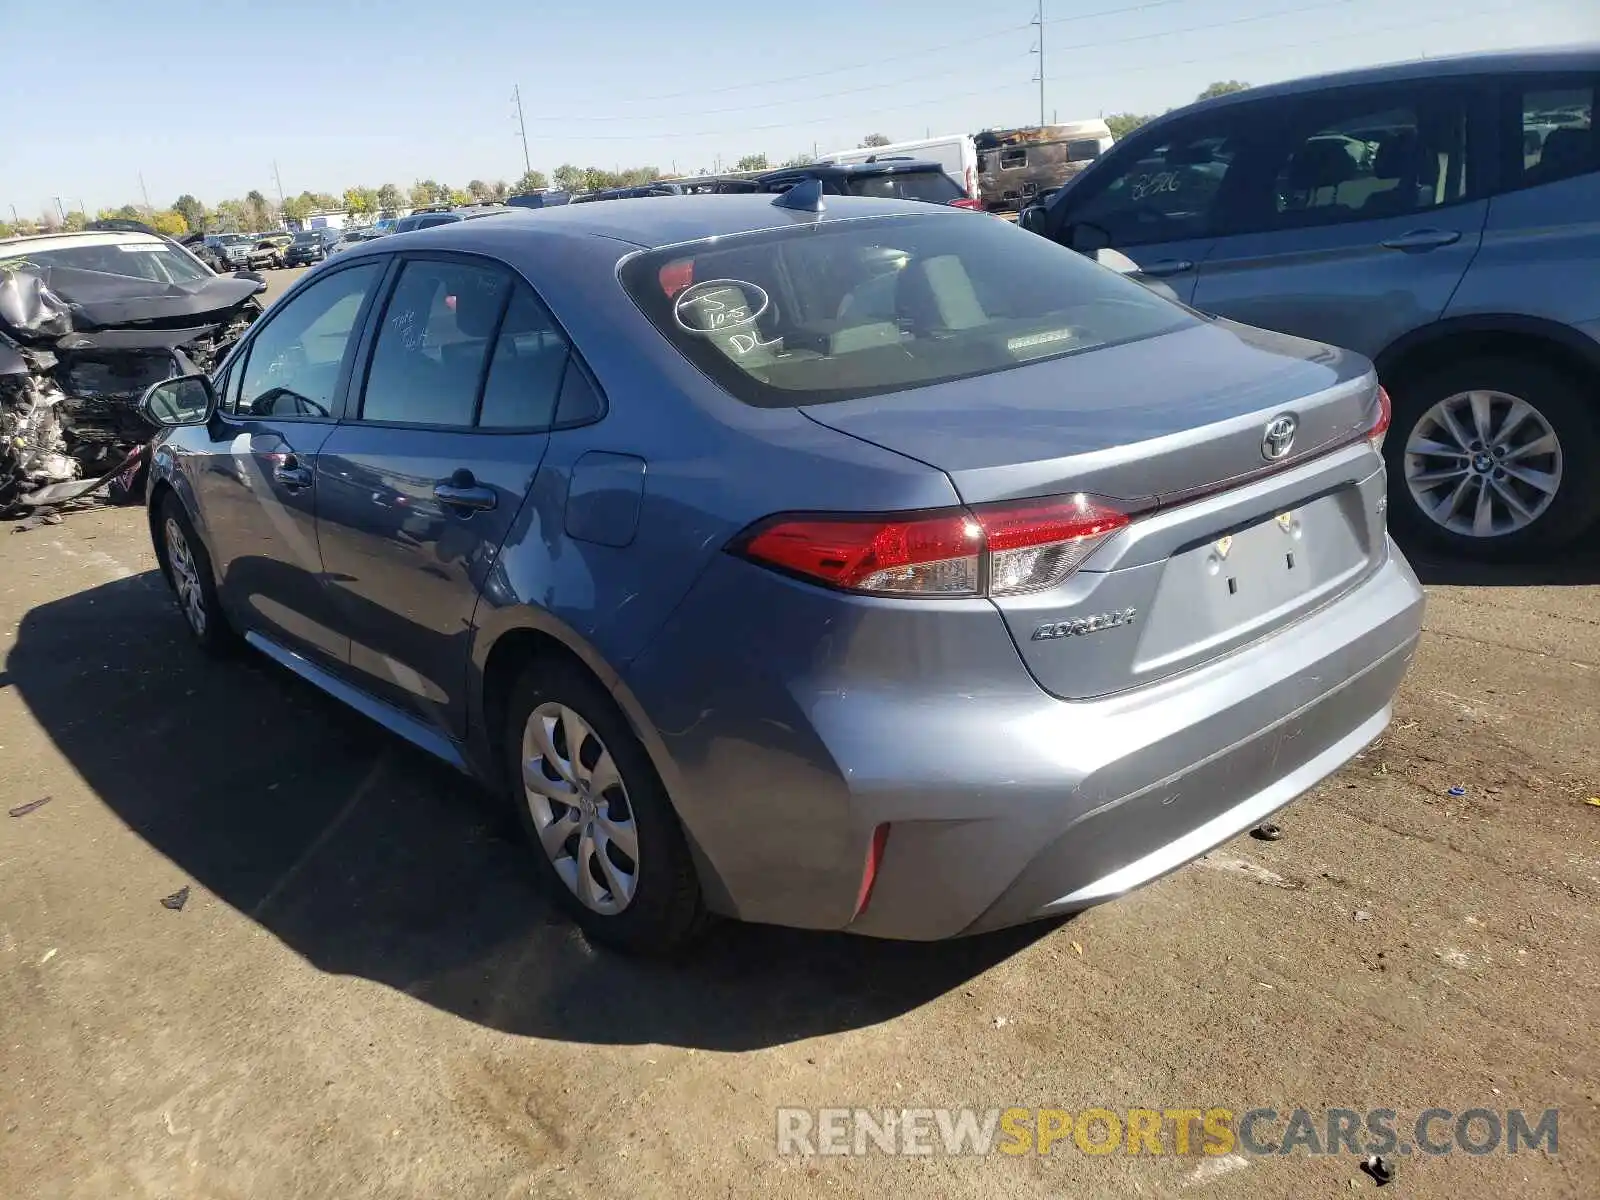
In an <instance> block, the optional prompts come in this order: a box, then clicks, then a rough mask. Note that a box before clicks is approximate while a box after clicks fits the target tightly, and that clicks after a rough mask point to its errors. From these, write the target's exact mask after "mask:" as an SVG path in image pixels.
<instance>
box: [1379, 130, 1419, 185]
mask: <svg viewBox="0 0 1600 1200" xmlns="http://www.w3.org/2000/svg"><path fill="white" fill-rule="evenodd" d="M1420 144H1421V143H1420V141H1419V140H1418V138H1417V135H1416V132H1415V131H1414V130H1410V129H1407V130H1405V131H1404V132H1401V133H1396V134H1392V135H1391V136H1389V137H1386V138H1384V139H1383V141H1382V142H1380V143H1379V145H1378V153H1377V155H1376V156H1375V157H1374V158H1373V160H1372V173H1373V175H1375V176H1377V177H1378V178H1379V179H1404V178H1405V177H1406V176H1407V175H1409V174H1410V173H1411V170H1412V168H1413V167H1415V166H1416V162H1417V148H1418V146H1419V145H1420Z"/></svg>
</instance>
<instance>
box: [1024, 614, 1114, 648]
mask: <svg viewBox="0 0 1600 1200" xmlns="http://www.w3.org/2000/svg"><path fill="white" fill-rule="evenodd" d="M1138 615H1139V610H1138V609H1136V608H1123V609H1117V610H1115V611H1113V612H1106V613H1096V614H1095V615H1094V616H1092V617H1078V618H1077V619H1076V620H1072V621H1046V622H1045V623H1044V624H1043V625H1041V626H1039V628H1037V629H1035V630H1034V631H1033V637H1032V639H1030V640H1032V641H1035V642H1047V641H1051V640H1052V639H1054V638H1065V637H1083V636H1084V635H1085V634H1089V633H1100V632H1102V631H1103V630H1106V629H1115V628H1117V627H1118V626H1119V625H1132V624H1133V619H1134V617H1136V616H1138Z"/></svg>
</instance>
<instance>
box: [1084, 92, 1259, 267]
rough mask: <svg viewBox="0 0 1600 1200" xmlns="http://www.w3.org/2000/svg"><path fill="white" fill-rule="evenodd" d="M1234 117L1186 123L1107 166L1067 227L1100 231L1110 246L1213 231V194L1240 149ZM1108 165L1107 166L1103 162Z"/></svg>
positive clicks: (1191, 235)
mask: <svg viewBox="0 0 1600 1200" xmlns="http://www.w3.org/2000/svg"><path fill="white" fill-rule="evenodd" d="M1241 126H1242V122H1240V121H1239V120H1237V119H1234V120H1231V121H1229V122H1228V123H1227V124H1226V125H1223V124H1219V123H1216V122H1215V120H1213V121H1190V122H1186V123H1184V124H1182V125H1181V126H1178V127H1175V128H1174V129H1173V130H1172V131H1171V133H1170V134H1169V136H1167V137H1165V138H1157V139H1156V140H1155V141H1153V142H1151V143H1147V144H1146V147H1145V149H1144V152H1143V153H1142V154H1139V155H1138V156H1137V157H1135V158H1125V159H1124V160H1123V161H1122V162H1120V163H1118V164H1117V166H1116V167H1114V168H1112V172H1113V173H1112V174H1111V176H1110V179H1109V181H1108V182H1105V183H1104V184H1103V185H1102V186H1101V187H1100V189H1099V190H1098V191H1097V192H1095V193H1094V194H1093V195H1091V196H1088V197H1086V198H1085V199H1084V201H1083V202H1082V203H1081V204H1079V205H1078V206H1076V207H1075V208H1073V209H1072V210H1071V212H1070V214H1069V215H1068V216H1067V221H1068V222H1069V223H1070V224H1090V225H1094V226H1096V227H1098V228H1099V229H1102V230H1104V231H1105V233H1106V235H1107V236H1108V237H1109V238H1110V244H1111V245H1113V246H1143V245H1149V244H1152V243H1155V242H1173V241H1180V240H1182V239H1186V238H1197V237H1207V236H1210V235H1211V234H1213V233H1214V232H1216V216H1217V213H1216V209H1217V197H1218V193H1219V192H1220V191H1221V190H1222V184H1223V180H1224V179H1226V178H1227V175H1228V172H1229V170H1230V169H1231V168H1232V167H1233V164H1234V162H1235V161H1236V159H1237V158H1238V155H1239V152H1240V149H1241V147H1242V141H1243V139H1242V137H1241V136H1240V135H1239V134H1238V133H1237V132H1236V131H1237V130H1238V129H1239V128H1240V127H1241ZM1107 165H1108V166H1109V164H1107Z"/></svg>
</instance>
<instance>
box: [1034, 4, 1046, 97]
mask: <svg viewBox="0 0 1600 1200" xmlns="http://www.w3.org/2000/svg"><path fill="white" fill-rule="evenodd" d="M1031 23H1032V24H1034V25H1037V26H1038V27H1039V44H1038V46H1036V47H1035V48H1034V51H1033V52H1034V53H1035V54H1037V55H1038V56H1039V124H1040V125H1043V124H1044V123H1045V121H1044V0H1039V13H1038V15H1037V16H1036V17H1034V18H1033V21H1032V22H1031Z"/></svg>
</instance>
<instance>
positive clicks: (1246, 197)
mask: <svg viewBox="0 0 1600 1200" xmlns="http://www.w3.org/2000/svg"><path fill="white" fill-rule="evenodd" d="M1474 105H1475V106H1476V107H1473V106H1474ZM1488 107H1489V105H1488V101H1487V99H1486V98H1478V97H1475V96H1473V95H1472V94H1471V92H1470V91H1469V90H1467V89H1464V88H1462V87H1459V86H1457V85H1449V86H1433V85H1412V86H1405V87H1398V88H1397V87H1392V86H1389V87H1378V88H1360V89H1348V90H1346V91H1342V92H1338V93H1334V94H1332V95H1331V96H1312V97H1310V98H1308V99H1306V100H1304V101H1302V102H1300V103H1298V104H1294V105H1292V106H1291V107H1290V108H1288V109H1287V110H1286V112H1285V113H1284V115H1283V117H1282V118H1281V123H1280V124H1279V125H1278V126H1276V127H1275V130H1274V134H1273V140H1272V141H1271V142H1270V144H1269V146H1268V147H1267V148H1265V149H1264V150H1263V153H1262V162H1261V164H1260V167H1259V169H1258V170H1256V171H1254V172H1252V173H1251V179H1250V181H1249V186H1248V190H1247V191H1246V192H1243V193H1241V194H1239V195H1238V196H1237V197H1236V212H1235V217H1234V219H1235V221H1236V225H1235V227H1236V228H1240V229H1241V230H1243V231H1241V232H1238V233H1234V234H1232V235H1230V236H1224V237H1219V238H1218V239H1217V241H1216V244H1215V245H1214V246H1213V247H1212V250H1211V253H1210V255H1209V256H1208V257H1207V259H1206V261H1205V263H1204V264H1203V265H1202V266H1201V268H1200V272H1199V279H1198V283H1197V286H1196V287H1195V290H1194V297H1193V304H1194V306H1195V307H1196V308H1199V309H1202V310H1203V311H1206V312H1212V313H1217V314H1219V315H1221V316H1225V317H1229V318H1231V319H1233V320H1235V321H1241V322H1244V323H1246V324H1250V325H1259V326H1261V327H1262V328H1266V329H1274V330H1277V331H1279V332H1281V333H1289V334H1294V335H1296V336H1299V337H1306V338H1316V339H1318V340H1321V341H1327V342H1332V343H1333V344H1335V345H1338V346H1344V347H1347V348H1349V349H1352V350H1356V351H1359V352H1360V353H1362V354H1365V355H1367V356H1368V357H1375V356H1376V355H1378V354H1379V353H1380V352H1382V351H1383V350H1384V349H1385V348H1386V347H1387V346H1389V345H1390V344H1392V343H1393V342H1394V341H1395V340H1396V339H1398V338H1399V337H1401V336H1403V335H1404V334H1406V333H1408V332H1410V331H1411V330H1413V329H1416V328H1418V327H1420V326H1422V325H1426V324H1428V323H1430V322H1432V321H1435V320H1437V319H1438V318H1439V317H1440V316H1441V315H1442V314H1443V312H1444V311H1445V307H1446V306H1447V305H1448V304H1449V303H1450V298H1451V296H1452V295H1453V294H1454V293H1455V290H1456V288H1457V286H1458V285H1459V284H1460V282H1461V279H1462V277H1463V275H1465V274H1466V271H1467V268H1468V267H1469V266H1470V265H1471V264H1472V261H1473V258H1474V257H1475V256H1476V254H1477V253H1478V247H1479V245H1480V243H1481V241H1482V236H1483V227H1484V221H1485V219H1486V217H1487V215H1488V211H1489V205H1488V201H1487V200H1486V199H1483V198H1481V197H1482V194H1483V191H1484V183H1485V181H1486V180H1487V178H1488V171H1489V168H1490V167H1491V165H1492V163H1491V161H1490V155H1491V153H1492V152H1491V150H1490V143H1489V142H1488V141H1487V140H1486V139H1485V138H1484V137H1483V136H1482V135H1481V134H1480V132H1479V130H1480V129H1481V120H1482V118H1483V116H1484V113H1485V112H1486V111H1487V108H1488ZM1480 110H1481V111H1480ZM1469 111H1470V112H1472V113H1473V114H1474V115H1475V118H1476V119H1475V121H1474V123H1473V124H1472V125H1471V126H1470V127H1469V125H1468V115H1469Z"/></svg>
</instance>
